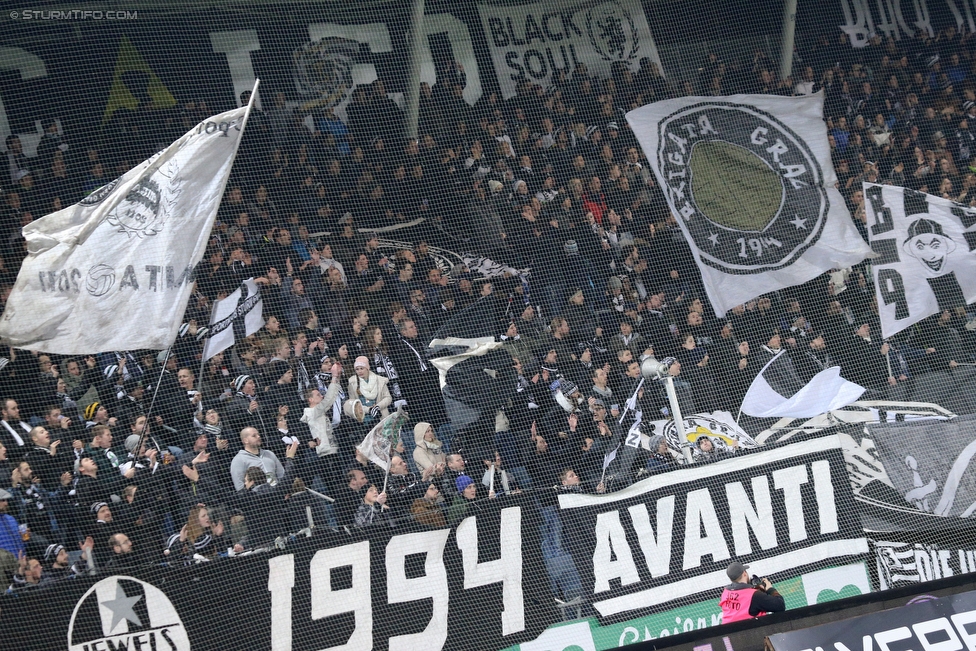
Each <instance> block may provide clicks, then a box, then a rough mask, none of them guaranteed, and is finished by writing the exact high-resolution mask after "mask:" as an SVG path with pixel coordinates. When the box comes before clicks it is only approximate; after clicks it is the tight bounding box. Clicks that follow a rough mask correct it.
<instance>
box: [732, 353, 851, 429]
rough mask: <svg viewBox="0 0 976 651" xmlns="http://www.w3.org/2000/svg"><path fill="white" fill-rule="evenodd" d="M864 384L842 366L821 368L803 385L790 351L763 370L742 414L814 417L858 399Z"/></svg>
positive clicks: (763, 416) (769, 416)
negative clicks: (852, 378) (847, 377)
mask: <svg viewBox="0 0 976 651" xmlns="http://www.w3.org/2000/svg"><path fill="white" fill-rule="evenodd" d="M864 391H865V389H864V387H862V386H860V385H859V384H854V383H853V382H848V381H847V380H845V379H844V378H842V377H841V376H840V367H839V366H832V367H830V368H825V369H824V370H822V371H820V372H819V373H817V374H816V375H814V376H813V378H812V379H811V380H810V381H809V382H807V383H806V384H803V382H802V380H800V378H799V376H798V375H797V374H796V370H795V369H794V368H793V362H792V360H790V357H789V355H787V354H786V351H780V353H779V354H778V355H776V356H775V357H773V359H771V360H770V361H769V363H768V364H766V366H764V367H763V369H762V370H761V371H760V372H759V374H758V375H757V376H756V379H754V380H753V381H752V384H751V385H750V386H749V390H748V391H746V395H745V397H744V398H743V399H742V409H741V411H742V413H743V414H748V415H749V416H755V417H757V418H774V417H777V418H813V417H814V416H819V415H821V414H826V413H827V412H828V411H833V410H834V409H842V408H843V407H846V406H847V405H849V404H851V403H852V402H855V401H857V400H858V399H859V398H860V397H861V394H863V393H864Z"/></svg>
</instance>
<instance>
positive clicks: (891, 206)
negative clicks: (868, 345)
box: [864, 183, 976, 337]
mask: <svg viewBox="0 0 976 651" xmlns="http://www.w3.org/2000/svg"><path fill="white" fill-rule="evenodd" d="M864 199H865V206H864V208H865V213H866V214H867V218H868V236H869V237H870V239H871V248H872V249H873V250H874V252H875V253H876V254H878V257H877V258H875V260H874V262H873V264H872V273H873V274H874V287H875V292H876V293H877V297H878V313H879V314H880V316H881V334H882V336H884V337H891V336H892V335H894V334H896V333H898V332H900V331H902V330H904V329H905V328H907V327H908V326H910V325H912V324H915V323H918V322H919V321H921V320H922V319H924V318H925V317H927V316H931V315H933V314H938V313H940V312H942V311H944V310H950V311H952V310H953V309H955V308H957V307H963V306H965V305H966V304H967V303H972V302H974V301H976V209H974V208H970V207H969V206H966V205H964V204H961V203H956V202H954V201H950V200H949V199H943V198H942V197H935V196H932V195H929V194H923V193H921V192H918V191H916V190H909V189H908V188H899V187H896V186H892V185H876V184H874V183H865V184H864Z"/></svg>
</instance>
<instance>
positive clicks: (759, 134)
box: [657, 101, 830, 274]
mask: <svg viewBox="0 0 976 651" xmlns="http://www.w3.org/2000/svg"><path fill="white" fill-rule="evenodd" d="M658 129H659V131H658V151H657V157H658V166H659V169H660V170H661V172H662V174H663V176H664V178H665V179H666V181H667V188H666V193H667V196H668V202H669V203H670V204H671V208H672V210H673V211H674V212H675V214H676V215H678V216H679V220H680V221H681V225H682V228H683V230H684V231H685V233H686V235H687V236H688V237H689V238H690V239H691V240H692V241H693V242H694V243H695V246H696V247H697V249H698V252H699V255H700V257H701V259H702V261H703V262H704V263H705V264H708V265H709V266H712V267H715V268H716V269H719V270H721V271H724V272H726V273H731V274H751V273H762V272H766V271H771V270H774V269H779V268H781V267H785V266H787V265H790V264H792V263H793V262H795V261H796V260H797V258H799V257H800V256H801V255H803V252H804V251H806V250H807V249H808V248H810V247H811V246H813V245H814V244H815V243H816V241H817V239H818V238H819V237H820V234H821V232H822V231H823V227H824V224H825V223H826V221H827V212H828V209H829V207H830V203H829V200H828V198H827V193H826V191H825V189H824V188H823V174H822V171H821V169H820V164H819V163H818V162H817V159H816V157H815V156H814V154H813V152H812V151H811V150H810V148H809V147H808V146H807V144H806V143H805V142H804V141H803V140H802V139H801V138H800V137H799V136H797V134H796V133H794V132H793V130H792V129H790V128H789V127H787V126H786V125H785V124H783V123H782V122H780V121H779V120H777V119H776V118H775V117H773V116H772V115H770V114H769V113H766V112H765V111H762V110H759V109H757V108H755V107H754V106H749V105H747V104H736V103H731V102H721V101H712V102H702V103H700V104H696V105H694V106H689V107H685V108H683V109H681V110H679V111H676V112H674V113H672V114H671V115H669V116H668V117H666V118H665V119H664V120H662V121H661V123H660V125H659V127H658Z"/></svg>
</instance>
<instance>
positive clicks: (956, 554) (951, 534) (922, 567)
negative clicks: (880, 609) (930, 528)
mask: <svg viewBox="0 0 976 651" xmlns="http://www.w3.org/2000/svg"><path fill="white" fill-rule="evenodd" d="M876 538H877V539H876V540H872V541H871V547H872V548H873V550H874V557H875V564H876V566H877V571H878V586H879V587H880V589H881V590H889V589H892V588H900V587H903V586H907V585H913V584H918V583H926V582H929V581H936V580H938V579H946V578H949V577H953V576H960V575H962V574H970V573H974V572H976V544H974V543H976V540H974V538H973V529H972V528H969V529H962V530H955V531H939V532H932V533H930V534H925V533H911V532H904V533H901V534H894V535H888V536H885V537H880V535H879V536H876Z"/></svg>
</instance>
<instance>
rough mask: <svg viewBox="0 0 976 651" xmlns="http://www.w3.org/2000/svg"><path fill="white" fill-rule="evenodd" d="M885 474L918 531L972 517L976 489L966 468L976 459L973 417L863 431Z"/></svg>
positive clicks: (871, 427)
mask: <svg viewBox="0 0 976 651" xmlns="http://www.w3.org/2000/svg"><path fill="white" fill-rule="evenodd" d="M865 429H866V430H867V432H868V436H869V437H870V438H871V439H872V440H873V441H874V445H875V447H876V448H877V450H878V457H879V460H880V461H881V463H882V464H883V465H884V469H885V472H886V473H887V475H888V484H889V485H890V486H892V487H894V489H895V490H896V491H897V492H898V493H900V494H901V495H902V497H903V499H904V501H903V502H902V504H901V506H902V508H903V509H905V510H908V511H910V512H912V513H913V514H914V515H915V516H916V518H915V520H916V521H918V522H919V525H918V527H917V528H930V529H934V528H945V526H946V524H945V521H944V520H943V521H942V522H938V521H937V520H936V521H935V522H933V518H936V519H941V518H962V519H964V520H968V519H969V518H971V517H972V516H973V514H974V513H976V486H974V484H973V481H972V476H973V473H972V472H970V469H971V468H972V467H973V463H974V460H976V415H972V414H967V415H962V416H956V417H955V418H953V419H952V420H947V421H942V420H934V421H927V422H926V421H915V422H911V423H880V424H877V425H869V426H867V427H866V428H865Z"/></svg>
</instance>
